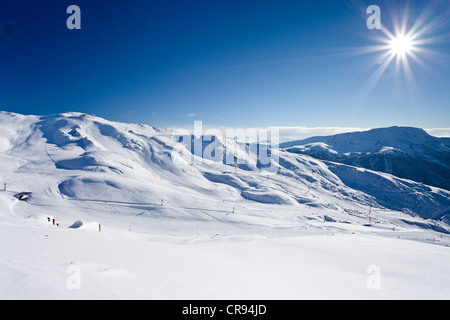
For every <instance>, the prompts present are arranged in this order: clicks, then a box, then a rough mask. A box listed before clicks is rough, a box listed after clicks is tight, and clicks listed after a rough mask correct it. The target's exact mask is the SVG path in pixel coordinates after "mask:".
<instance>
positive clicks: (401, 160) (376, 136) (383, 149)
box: [280, 127, 450, 190]
mask: <svg viewBox="0 0 450 320" xmlns="http://www.w3.org/2000/svg"><path fill="white" fill-rule="evenodd" d="M280 147H281V148H283V149H285V150H286V151H289V152H292V153H297V154H305V155H309V156H311V157H314V158H317V159H321V160H328V161H333V162H339V163H344V164H348V165H352V166H357V167H361V168H366V169H370V170H374V171H381V172H385V173H389V174H392V175H395V176H397V177H400V178H403V179H409V180H413V181H416V182H420V183H423V184H426V185H429V186H435V187H439V188H442V189H446V190H450V138H437V137H433V136H431V135H429V134H428V133H426V132H425V131H424V130H423V129H419V128H412V127H389V128H379V129H372V130H369V131H364V132H351V133H342V134H337V135H332V136H322V137H312V138H308V139H304V140H299V141H292V142H286V143H283V144H281V145H280Z"/></svg>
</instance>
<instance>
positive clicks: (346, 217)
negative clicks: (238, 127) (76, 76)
mask: <svg viewBox="0 0 450 320" xmlns="http://www.w3.org/2000/svg"><path fill="white" fill-rule="evenodd" d="M0 127H1V128H2V131H1V134H0V176H1V177H2V179H3V181H0V182H2V183H7V185H6V186H7V189H6V191H0V299H448V298H449V297H450V274H449V273H448V265H449V263H450V249H449V246H450V231H449V230H450V229H449V225H448V224H447V223H446V222H445V221H446V217H448V214H449V201H450V200H449V199H450V193H449V192H447V191H445V190H441V189H438V188H433V187H429V186H425V185H422V184H419V183H415V182H412V181H408V180H402V179H399V178H396V177H394V176H391V175H388V174H383V173H379V172H373V171H370V170H365V169H360V168H355V167H351V166H346V165H342V164H335V163H331V164H330V163H327V162H323V161H320V160H316V159H314V158H311V157H309V156H305V155H299V154H293V153H289V152H287V151H283V150H280V155H279V162H278V173H277V174H268V173H267V172H264V171H263V170H259V169H258V168H257V167H256V166H254V164H249V165H239V166H238V165H227V164H225V163H224V161H222V160H221V161H216V162H215V161H210V160H204V161H202V159H197V158H196V157H194V159H196V161H194V163H189V162H186V161H184V160H183V158H182V157H181V155H180V154H178V153H177V151H174V150H176V145H177V142H176V141H175V140H174V139H173V137H172V132H171V131H170V130H166V129H158V128H153V127H149V126H146V125H139V124H125V123H117V122H112V121H108V120H105V119H102V118H99V117H95V116H90V115H84V114H81V113H65V114H58V115H51V116H31V115H20V114H14V113H8V112H2V113H0ZM230 143H232V142H230V141H220V142H219V144H220V145H221V146H223V147H224V148H225V147H227V146H228V147H229V145H230ZM236 147H237V148H239V150H240V151H241V152H243V150H244V149H245V146H244V145H237V146H236ZM237 154H241V153H237ZM21 192H31V194H30V196H29V197H28V198H27V199H25V200H19V196H18V194H19V193H21ZM161 204H162V205H161ZM430 218H433V219H434V220H432V219H430ZM438 218H442V220H443V221H438V220H437V219H438ZM53 219H55V223H57V224H58V225H59V226H56V225H53ZM49 220H50V221H49ZM99 228H101V229H99ZM374 270H375V272H374ZM373 281H375V282H373ZM374 283H375V284H377V285H375V286H374V285H373V284H374Z"/></svg>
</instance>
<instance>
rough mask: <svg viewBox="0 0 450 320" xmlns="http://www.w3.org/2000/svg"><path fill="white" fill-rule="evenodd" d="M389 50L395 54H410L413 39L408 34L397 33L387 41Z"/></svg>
mask: <svg viewBox="0 0 450 320" xmlns="http://www.w3.org/2000/svg"><path fill="white" fill-rule="evenodd" d="M389 47H390V51H391V53H392V54H394V55H397V56H404V55H406V54H410V53H411V52H412V50H413V40H412V38H411V37H410V36H408V35H402V34H401V35H398V36H396V37H395V38H393V39H392V40H391V42H390V43H389Z"/></svg>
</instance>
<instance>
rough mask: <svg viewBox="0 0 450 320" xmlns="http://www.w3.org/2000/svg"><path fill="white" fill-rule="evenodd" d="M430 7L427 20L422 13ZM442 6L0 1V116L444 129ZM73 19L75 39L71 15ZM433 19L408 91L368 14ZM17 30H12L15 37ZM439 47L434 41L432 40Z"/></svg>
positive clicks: (449, 66) (448, 97)
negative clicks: (376, 9) (74, 10)
mask: <svg viewBox="0 0 450 320" xmlns="http://www.w3.org/2000/svg"><path fill="white" fill-rule="evenodd" d="M429 3H433V7H432V8H426V6H427V4H428V5H429ZM449 3H450V2H449V1H448V0H437V1H421V0H417V1H413V0H411V1H409V6H407V4H408V2H407V1H396V0H385V1H379V0H373V1H358V0H351V1H350V0H349V1H340V0H330V1H325V0H310V1H300V0H298V1H265V0H255V1H245V0H239V1H234V0H231V1H230V0H227V1H222V0H209V1H195V0H189V1H186V0H184V1H172V0H160V1H153V0H145V1H144V0H132V1H123V0H121V1H117V0H109V1H96V0H71V1H65V0H58V1H51V0H45V1H44V0H33V1H30V0H0V22H3V27H2V34H1V35H0V110H6V111H12V112H18V113H25V114H52V113H59V112H66V111H79V112H85V113H91V114H96V115H98V116H102V117H105V118H107V119H110V120H116V121H123V122H139V123H147V124H150V125H155V126H163V127H176V126H187V125H192V123H193V121H194V120H203V121H204V123H205V124H206V125H210V126H228V127H254V126H258V127H264V126H307V127H320V126H336V127H366V128H369V127H381V126H388V125H411V126H417V127H425V128H443V127H450V120H449V119H450V112H449V110H450V59H449V53H450V45H449V39H450V38H449V32H450V26H449V23H448V21H450V14H449V12H450V5H449ZM71 4H75V5H78V6H79V7H80V8H81V27H82V28H81V30H69V29H67V27H66V20H67V18H68V17H69V14H67V13H66V9H67V7H68V6H69V5H71ZM371 4H377V5H379V6H380V8H381V12H382V22H383V24H385V25H386V27H388V28H392V27H393V26H392V22H391V17H395V16H396V15H399V14H401V13H402V12H403V11H405V10H406V9H407V12H408V17H409V19H408V26H411V25H412V24H413V23H414V22H415V21H417V19H418V17H419V16H420V14H421V13H423V12H424V10H428V11H429V12H430V14H429V16H428V17H427V20H426V21H425V22H424V24H427V25H429V29H427V32H425V33H424V35H423V37H427V38H428V39H431V40H433V41H430V42H429V43H427V44H426V45H425V46H426V47H427V48H428V49H429V50H432V51H433V52H427V53H424V54H422V55H418V56H419V57H420V59H421V61H422V65H420V64H419V63H416V62H415V61H413V60H412V61H410V64H411V71H412V73H413V75H414V79H415V84H416V86H415V87H411V86H410V85H408V82H407V81H406V79H403V78H402V76H401V75H399V74H398V73H399V72H398V70H397V71H396V69H395V65H394V64H392V66H389V67H388V68H387V70H386V72H385V73H384V74H383V76H382V77H381V79H379V81H378V82H377V83H376V84H375V86H374V87H373V88H372V89H371V90H368V91H366V92H365V93H364V94H361V92H364V87H365V84H366V83H367V81H368V79H370V77H371V76H372V75H373V74H374V73H375V72H376V70H377V68H379V67H380V66H379V65H378V64H377V59H378V57H379V53H372V54H361V55H358V54H354V53H356V52H357V50H356V48H364V47H368V46H373V45H376V44H377V42H376V41H375V40H374V39H375V37H380V36H382V35H383V33H382V32H381V31H380V30H369V29H368V28H367V27H366V19H367V18H368V17H369V15H368V14H367V13H366V12H365V10H366V8H367V7H368V6H369V5H371ZM11 30H12V31H11ZM436 37H438V40H439V41H434V40H436Z"/></svg>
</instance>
